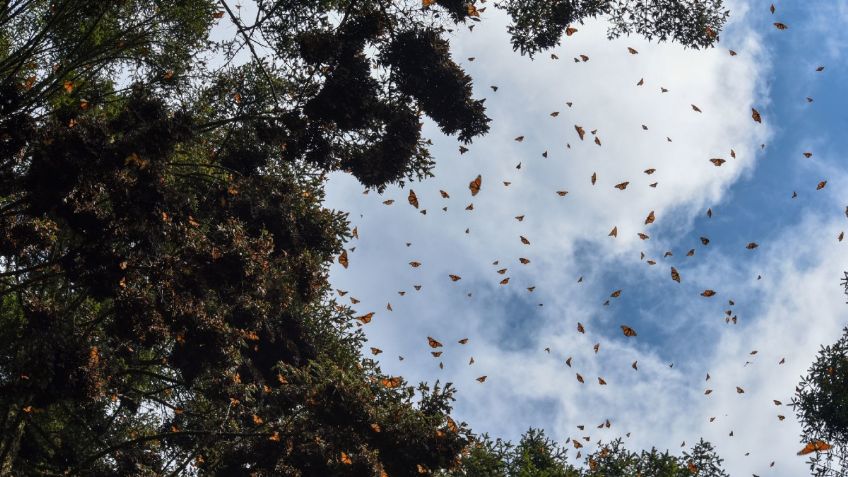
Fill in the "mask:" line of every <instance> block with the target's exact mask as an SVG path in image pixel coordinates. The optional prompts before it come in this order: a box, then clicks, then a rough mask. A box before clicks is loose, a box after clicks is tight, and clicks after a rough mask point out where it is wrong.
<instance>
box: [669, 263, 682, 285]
mask: <svg viewBox="0 0 848 477" xmlns="http://www.w3.org/2000/svg"><path fill="white" fill-rule="evenodd" d="M671 279H672V280H674V281H676V282H677V283H680V273H679V272H678V271H677V269H676V268H674V267H671Z"/></svg>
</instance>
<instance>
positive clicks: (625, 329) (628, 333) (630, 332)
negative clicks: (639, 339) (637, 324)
mask: <svg viewBox="0 0 848 477" xmlns="http://www.w3.org/2000/svg"><path fill="white" fill-rule="evenodd" d="M621 331H622V332H623V333H624V336H636V330H634V329H633V328H631V327H629V326H626V325H621Z"/></svg>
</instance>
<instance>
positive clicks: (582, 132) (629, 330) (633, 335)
mask: <svg viewBox="0 0 848 477" xmlns="http://www.w3.org/2000/svg"><path fill="white" fill-rule="evenodd" d="M424 3H425V6H426V5H427V4H428V1H427V0H424ZM770 10H771V13H772V14H775V7H774V5H771V6H770ZM773 25H774V27H775V28H776V29H778V30H781V31H785V30H788V29H789V26H788V25H787V24H785V23H782V22H774V23H773ZM575 33H577V29H576V28H573V27H569V28H568V29H567V31H566V34H567V35H568V36H572V35H574V34H575ZM627 53H628V54H630V55H638V54H639V51H637V50H636V49H634V48H632V47H628V48H627ZM728 53H729V54H730V55H731V56H737V54H738V53H737V52H736V51H734V50H728ZM468 59H469V60H470V61H473V60H474V58H473V57H471V58H468ZM551 59H552V60H558V59H559V57H558V56H557V55H555V54H551ZM589 60H590V58H589V56H588V55H586V54H580V55H579V56H578V57H575V58H574V61H575V62H578V63H580V62H588V61H589ZM824 69H825V68H824V66H818V67H816V68H815V71H816V72H822V71H824ZM635 85H636V87H643V86H644V85H645V79H644V78H640V79H639V80H638V81H637V82H636V83H635ZM491 89H492V91H493V92H494V93H497V91H498V89H499V87H498V86H494V85H493V86H491ZM667 92H668V89H667V88H665V87H660V93H661V94H662V93H667ZM806 101H807V102H808V103H812V102H813V99H812V98H810V97H807V98H806ZM566 106H568V107H569V108H570V107H571V106H572V103H571V102H567V103H566ZM690 107H691V111H692V112H694V113H696V114H699V113H702V112H703V111H702V109H701V108H700V107H699V106H698V105H695V104H691V105H690ZM687 109H688V108H687ZM750 115H751V120H752V121H754V122H756V123H762V121H763V116H762V114H761V113H760V111H759V110H757V109H756V108H754V107H752V108H751V112H750ZM549 116H550V117H552V118H557V117H559V116H560V111H553V112H551V113H550V114H549ZM642 129H644V130H646V131H647V130H648V126H646V125H642ZM574 131H575V133H576V135H577V139H578V140H579V141H585V140H586V139H588V138H587V136H591V141H592V142H594V144H596V145H597V146H598V147H602V146H603V141H602V140H601V138H600V136H599V135H598V132H597V129H593V130H589V131H587V128H584V126H581V125H579V124H575V125H574ZM514 140H515V141H516V142H519V143H520V142H523V141H524V136H523V135H519V136H517V137H515V138H514ZM666 140H667V141H668V142H672V139H671V138H670V137H666ZM566 147H567V148H569V149H570V148H571V145H570V144H567V145H566ZM761 148H765V145H764V144H763V145H761ZM468 151H469V149H468V148H466V147H464V146H460V147H459V153H460V155H462V154H465V153H466V152H468ZM802 154H803V156H804V158H807V159H809V158H811V157H812V156H813V153H812V152H803V153H802ZM542 156H543V157H544V158H547V157H548V151H544V152H543V153H542ZM729 157H730V158H731V159H735V158H736V151H734V150H733V149H732V148H731V149H730V151H729ZM708 160H709V162H710V163H711V164H712V165H713V166H715V167H722V166H723V165H724V164H725V163H727V159H725V158H721V157H713V158H709V159H708ZM515 167H516V169H518V170H520V169H521V167H522V164H521V162H519V163H518V164H517V165H516V166H515ZM643 172H644V174H645V175H647V176H651V175H653V174H654V173H655V172H657V169H656V168H648V169H645V170H644V171H643ZM587 179H588V180H589V181H590V183H591V185H592V186H593V187H596V184H597V183H598V174H597V172H593V173H592V175H591V176H590V177H588V178H587ZM484 184H485V185H486V188H488V187H491V186H489V184H488V181H486V180H484V178H483V176H482V174H478V175H476V177H473V178H470V181H469V182H468V193H469V194H470V198H471V199H472V201H471V202H469V203H468V204H467V205H466V206H465V210H467V211H473V210H474V203H473V199H474V198H475V197H477V196H478V194H480V193H481V191H483V190H484ZM501 184H502V186H503V187H510V185H511V184H512V182H510V181H501ZM657 185H658V182H652V183H649V184H648V186H649V187H652V188H656V187H657ZM826 186H827V181H826V180H821V181H819V182H818V183H817V184H816V185H815V187H814V188H815V190H822V189H824V188H825V187H826ZM498 187H500V186H498ZM613 187H614V188H615V189H617V190H620V191H624V190H625V189H627V188H628V187H632V185H631V181H623V182H619V183H617V184H615V185H614V186H613ZM811 188H812V185H811ZM364 193H365V194H367V193H368V190H366V191H365V192H364ZM439 193H440V196H441V199H443V200H449V199H451V194H450V193H449V192H447V191H445V190H440V191H439ZM551 193H552V194H555V195H556V196H557V197H561V198H566V196H568V194H569V191H568V190H562V189H560V190H553V191H551ZM797 197H798V194H797V192H796V191H792V198H797ZM406 200H407V202H408V203H409V205H410V206H411V207H413V208H414V209H416V210H417V211H418V212H419V213H421V214H425V215H426V214H427V210H426V209H424V208H422V207H421V201H420V199H419V196H418V195H417V194H416V193H415V191H414V190H412V189H410V190H409V191H408V193H407V197H406ZM565 200H567V199H565ZM382 203H383V204H384V205H386V206H391V205H393V204H394V203H395V200H394V199H386V200H383V201H382ZM442 210H443V211H447V206H444V207H442ZM845 214H846V216H848V207H846V210H845ZM706 215H707V217H708V218H712V216H713V211H712V209H711V208H708V209H707V211H706ZM514 218H515V220H516V221H518V222H522V221H524V218H525V217H524V215H518V216H515V217H514ZM656 220H657V214H656V213H655V212H654V211H653V210H652V211H650V212H649V213H648V214H647V216H645V218H644V220H643V221H642V222H643V224H644V226H645V227H648V226H650V225H651V224H653V223H654V222H655V221H656ZM646 230H647V229H646ZM619 232H620V231H619V228H618V226H617V225H612V228H611V229H610V231H609V233H608V236H609V237H612V238H613V239H614V238H616V237H618V234H619ZM465 233H470V230H469V229H466V230H465ZM636 235H637V236H638V237H639V239H641V240H648V239H650V236H649V235H648V234H647V233H646V231H639V232H637V233H636ZM352 236H353V237H354V238H355V239H359V231H358V228H357V227H354V228H353V230H352ZM837 239H838V241H840V242H841V241H843V239H844V232H840V233H839V235H838V237H837ZM516 240H518V241H519V242H520V243H521V244H522V245H524V246H531V239H530V238H528V237H527V236H525V235H519V236H518V237H516ZM700 242H701V245H702V246H707V245H708V244H709V243H710V239H709V238H708V237H700ZM410 245H411V243H409V242H407V243H406V246H407V247H409V246H410ZM758 247H759V244H758V243H757V242H753V241H752V242H748V243H747V245H746V246H745V248H746V249H747V250H751V251H753V250H755V249H757V248H758ZM354 250H355V247H351V248H350V249H349V251H350V252H353V251H354ZM694 255H695V249H694V248H692V249H690V250H689V251H688V252H687V253H686V256H687V257H692V256H694ZM669 256H672V252H671V251H668V252H665V254H664V255H663V258H666V257H669ZM646 258H647V257H646V255H645V253H644V252H641V254H640V260H644V261H645V263H647V265H649V266H654V265H657V261H656V260H654V259H652V258H647V260H645V259H646ZM338 262H339V263H340V264H341V265H342V266H343V267H344V268H348V267H349V265H350V259H349V256H348V250H345V251H343V252H342V253H341V255H340V256H339V257H338ZM519 262H520V263H521V264H522V265H528V264H530V263H531V260H530V259H529V258H527V257H520V258H519ZM408 265H409V266H410V267H412V268H418V267H420V266H421V265H422V263H421V262H420V261H417V260H416V261H411V262H409V263H408ZM492 265H493V266H495V267H498V268H497V269H496V270H495V273H496V274H497V283H498V286H510V276H509V275H508V272H509V269H508V268H507V267H503V266H502V265H500V263H499V261H498V260H495V261H494V262H493V263H492ZM668 273H669V275H668V278H669V279H670V280H672V281H674V282H676V283H681V282H682V280H683V277H682V276H681V273H680V271H679V270H678V269H677V268H675V267H674V266H670V269H669V272H668ZM444 278H445V280H449V281H450V282H459V281H461V280H462V276H461V275H460V274H458V273H449V274H447V275H446V276H445V277H444ZM757 278H758V279H760V278H761V277H760V276H758V277H757ZM577 281H578V283H580V282H582V281H583V277H582V276H581V277H579V278H578V279H577ZM413 287H414V289H415V290H416V291H420V290H421V287H422V286H421V285H420V284H419V285H414V286H413ZM845 287H846V294H848V272H847V273H846V282H845ZM535 288H536V287H535V286H530V287H526V290H527V291H528V292H530V293H532V292H533V291H534V290H535ZM622 292H623V291H622V290H620V289H619V290H614V291H612V292H611V293H610V295H609V297H608V298H607V299H606V301H605V302H603V305H609V304H610V302H611V300H614V299H616V298H619V297H621V295H622ZM337 293H338V294H339V296H342V297H343V296H345V295H347V294H348V292H347V291H344V290H340V289H339V290H337ZM398 294H399V295H400V296H404V295H405V294H406V291H398ZM699 294H700V296H701V297H703V298H704V299H714V298H715V297H717V296H719V294H720V293H719V291H716V290H713V289H704V290H702V291H700V293H699ZM468 296H469V297H470V296H471V293H468ZM349 298H350V301H351V303H352V304H353V305H356V304H358V303H359V300H358V299H356V298H354V297H352V296H351V297H349ZM727 303H728V305H729V306H730V307H731V308H729V309H727V310H726V311H725V312H724V313H725V317H724V318H725V322H726V323H728V324H736V323H737V320H738V318H737V316H736V314H735V313H734V311H733V309H732V307H733V306H735V303H734V301H733V300H732V299H730V300H728V302H727ZM539 306H542V304H539ZM386 310H387V311H390V312H391V311H393V310H392V305H391V302H389V303H387V304H386ZM375 314H376V312H374V311H370V312H368V313H365V314H362V315H360V316H357V317H356V319H357V320H358V321H359V323H360V324H361V325H367V324H368V323H370V322H371V320H372V319H373V317H374V316H375ZM620 330H621V333H622V334H623V336H624V337H625V338H627V339H637V338H638V336H639V334H638V333H637V331H636V330H635V329H634V328H633V327H631V326H629V325H628V324H626V323H625V324H620ZM576 331H577V333H580V334H586V326H584V325H583V324H582V323H579V322H578V323H577V329H576ZM423 339H424V338H422V340H423ZM440 339H442V338H436V337H432V336H427V337H426V341H427V345H428V347H429V349H430V353H431V355H432V357H433V358H437V359H440V358H441V357H442V354H443V352H444V351H443V350H444V345H443V343H442V342H441V341H439V340H440ZM456 341H457V343H458V344H459V345H463V346H464V345H468V343H469V338H467V337H463V338H461V339H457V340H456ZM600 346H601V344H600V342H598V343H595V344H594V346H593V350H594V353H595V354H597V353H598V352H599V351H600ZM370 351H371V353H372V355H374V356H377V355H379V354H381V353H382V352H383V351H382V350H381V349H379V348H377V347H371V348H370ZM544 351H545V352H547V353H550V351H551V350H550V348H545V350H544ZM756 354H757V351H756V350H753V351H751V352H750V355H751V356H754V355H756ZM398 358H399V359H400V360H401V361H402V360H404V357H403V356H399V357H398ZM572 359H573V358H572V357H568V358H567V359H566V360H565V362H564V364H565V366H567V367H568V368H572ZM474 363H475V360H474V358H473V357H471V358H470V359H469V362H468V365H473V364H474ZM784 363H785V358H781V359H780V361H779V362H778V365H782V364H784ZM748 364H751V362H750V361H748V362H746V363H745V366H747V365H748ZM670 366H673V363H672V364H670ZM439 367H440V368H444V365H443V363H442V362H440V363H439ZM631 368H632V369H633V371H634V372H637V371H638V370H639V363H638V362H637V361H633V362H632V364H631ZM574 372H575V379H576V380H577V382H578V383H580V384H586V383H587V381H589V379H588V378H586V377H584V376H583V375H582V374H581V373H580V372H577V370H574ZM486 379H487V376H486V375H480V376H478V377H477V378H476V381H477V382H479V383H485V382H486ZM596 379H597V385H599V386H605V385H607V381H606V380H605V379H604V378H603V377H602V376H597V377H596ZM709 380H710V375H709V373H707V375H706V379H705V381H709ZM592 381H594V379H593V380H592ZM402 382H403V381H402V378H400V377H399V376H398V377H391V378H387V379H384V380H383V383H382V384H383V385H384V386H386V387H398V386H400V385H401V384H402ZM735 391H736V393H738V394H744V393H745V390H744V388H743V387H741V386H736V389H735ZM712 392H713V389H711V388H706V389H705V390H704V395H707V396H708V395H710V394H711V393H712ZM773 404H774V405H775V406H782V405H783V403H782V402H781V401H780V400H773ZM777 418H778V419H779V420H780V421H783V420H784V419H785V416H784V415H782V414H778V415H777ZM715 419H716V418H715V417H711V418H709V421H710V422H713V421H714V420H715ZM611 425H612V423H611V421H610V420H609V419H605V420H604V421H603V422H601V423H600V424H599V425H598V426H597V428H598V429H605V428H606V429H608V428H610V427H611ZM577 427H578V429H579V430H581V431H583V430H585V426H584V425H579V426H577ZM729 435H730V436H731V437H732V436H733V431H732V430H731V431H730V434H729ZM627 436H628V437H629V436H630V433H629V432H628V433H627ZM590 441H591V438H590V436H583V437H580V438H570V439H569V440H568V441H567V442H570V444H571V445H572V446H573V447H574V448H575V449H577V452H578V454H577V457H578V458H580V456H581V454H580V452H581V451H580V449H582V448H583V447H584V444H583V442H590ZM599 443H600V441H599ZM683 445H685V442H684V443H683ZM829 449H830V445H829V444H828V443H826V442H824V441H813V442H809V443H807V444H806V445H805V446H804V447H803V448H802V449H801V450H800V451H799V452H798V455H807V454H811V453H813V452H826V451H827V450H829ZM746 455H747V454H746ZM774 464H775V463H774V462H771V464H770V466H771V467H773V466H774ZM696 470H697V469H696Z"/></svg>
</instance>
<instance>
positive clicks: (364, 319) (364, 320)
mask: <svg viewBox="0 0 848 477" xmlns="http://www.w3.org/2000/svg"><path fill="white" fill-rule="evenodd" d="M373 317H374V312H373V311H372V312H371V313H366V314H364V315H362V316H357V317H356V319H357V320H359V321H360V322H362V324H363V325H367V324H368V323H370V322H371V318H373Z"/></svg>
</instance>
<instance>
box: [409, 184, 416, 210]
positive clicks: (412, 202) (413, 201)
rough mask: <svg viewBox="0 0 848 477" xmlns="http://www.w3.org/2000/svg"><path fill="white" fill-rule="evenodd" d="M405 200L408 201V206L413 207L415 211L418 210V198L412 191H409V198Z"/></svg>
mask: <svg viewBox="0 0 848 477" xmlns="http://www.w3.org/2000/svg"><path fill="white" fill-rule="evenodd" d="M407 199H408V200H409V205H411V206H413V207H415V208H416V209H417V208H418V196H417V195H415V191H414V190H412V189H409V197H408V198H407Z"/></svg>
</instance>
